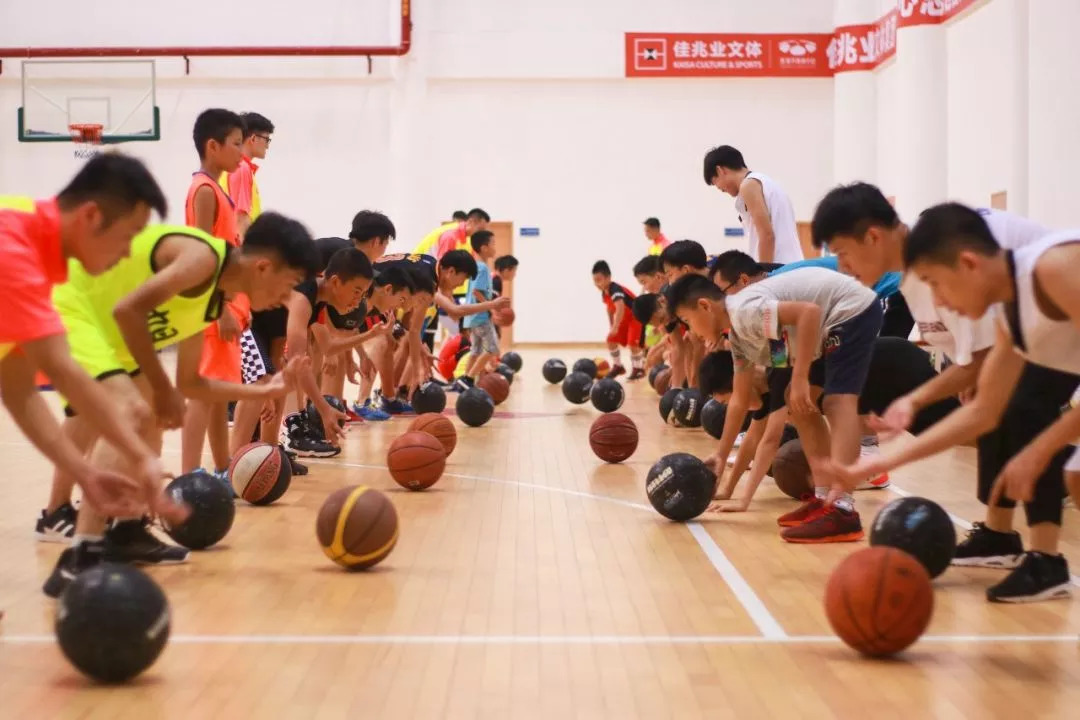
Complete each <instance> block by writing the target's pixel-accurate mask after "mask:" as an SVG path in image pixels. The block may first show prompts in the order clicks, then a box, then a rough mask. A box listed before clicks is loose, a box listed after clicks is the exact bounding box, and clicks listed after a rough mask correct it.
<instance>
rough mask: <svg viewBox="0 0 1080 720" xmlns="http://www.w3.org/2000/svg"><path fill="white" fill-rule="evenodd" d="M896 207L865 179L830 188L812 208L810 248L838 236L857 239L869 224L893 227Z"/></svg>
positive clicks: (895, 224)
mask: <svg viewBox="0 0 1080 720" xmlns="http://www.w3.org/2000/svg"><path fill="white" fill-rule="evenodd" d="M899 223H900V216H899V215H897V214H896V208H894V207H893V206H892V203H890V202H889V200H888V199H887V198H886V197H885V195H884V194H883V193H882V192H881V190H879V189H878V188H877V186H875V185H871V184H870V183H865V182H857V183H851V184H850V185H840V186H839V187H835V188H833V189H832V190H830V191H829V192H828V193H827V194H826V195H825V197H823V198H822V199H821V202H819V203H818V205H817V208H816V209H815V210H814V219H813V220H812V221H811V222H810V239H811V242H812V243H813V244H814V247H816V248H820V247H824V246H825V245H828V244H829V243H830V242H831V241H832V239H833V238H835V237H837V236H838V235H850V236H852V237H857V238H861V237H862V236H863V235H864V234H865V233H866V231H867V230H869V229H870V228H872V227H875V226H877V227H885V228H894V227H896V226H897V225H898V224H899Z"/></svg>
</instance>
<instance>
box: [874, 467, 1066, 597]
mask: <svg viewBox="0 0 1080 720" xmlns="http://www.w3.org/2000/svg"><path fill="white" fill-rule="evenodd" d="M887 489H888V490H892V491H893V492H894V493H896V494H897V495H899V496H901V497H923V496H922V495H915V494H914V493H911V492H908V491H907V490H905V489H904V488H902V487H897V486H896V485H895V484H894V483H891V482H890V483H889V486H888V488H887ZM944 509H945V508H942V510H944ZM945 513H946V514H947V515H948V516H949V519H950V520H952V521H953V525H955V526H957V527H958V528H961V529H963V530H970V529H971V527H972V525H971V523H969V522H968V521H967V520H965V519H964V518H962V517H957V516H956V515H953V514H952V513H951V512H949V511H948V510H945ZM1069 578H1070V579H1071V580H1072V584H1073V585H1075V586H1076V587H1080V576H1077V575H1072V574H1070V575H1069Z"/></svg>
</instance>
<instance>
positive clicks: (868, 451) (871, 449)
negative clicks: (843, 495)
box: [855, 438, 889, 490]
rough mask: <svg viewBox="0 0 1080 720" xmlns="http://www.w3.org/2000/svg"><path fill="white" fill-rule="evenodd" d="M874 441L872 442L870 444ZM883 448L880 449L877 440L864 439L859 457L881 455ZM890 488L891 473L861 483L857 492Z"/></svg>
mask: <svg viewBox="0 0 1080 720" xmlns="http://www.w3.org/2000/svg"><path fill="white" fill-rule="evenodd" d="M870 440H872V442H868V441H870ZM880 454H881V448H879V447H878V444H877V438H863V444H862V445H860V446H859V457H867V456H874V455H880ZM887 487H889V473H887V472H886V473H881V475H879V476H878V477H876V478H870V479H869V480H864V481H863V482H861V483H859V486H858V487H856V488H855V489H856V490H884V489H885V488H887Z"/></svg>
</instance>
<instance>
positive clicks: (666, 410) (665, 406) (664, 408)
mask: <svg viewBox="0 0 1080 720" xmlns="http://www.w3.org/2000/svg"><path fill="white" fill-rule="evenodd" d="M681 392H682V390H680V389H678V388H671V389H670V390H668V391H667V392H665V393H664V396H663V397H661V398H660V417H661V418H663V420H664V422H665V423H667V421H668V417H670V416H671V409H672V408H673V407H675V398H676V397H678V396H679V393H681Z"/></svg>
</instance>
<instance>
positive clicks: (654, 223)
mask: <svg viewBox="0 0 1080 720" xmlns="http://www.w3.org/2000/svg"><path fill="white" fill-rule="evenodd" d="M643 224H644V225H645V226H646V227H651V228H656V229H657V230H659V229H660V221H659V220H657V219H656V218H654V217H650V218H645V222H644V223H643Z"/></svg>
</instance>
